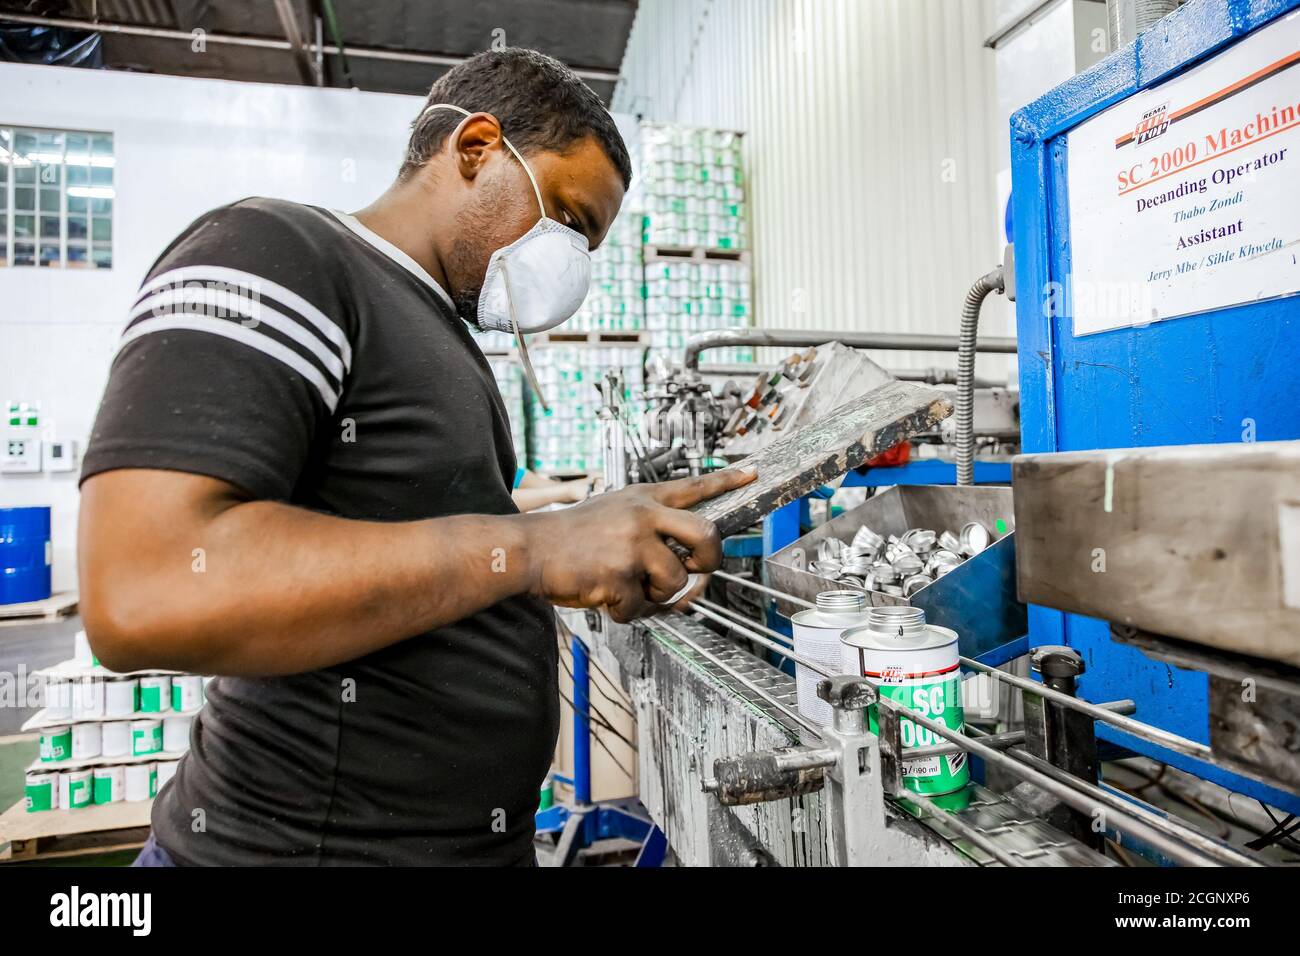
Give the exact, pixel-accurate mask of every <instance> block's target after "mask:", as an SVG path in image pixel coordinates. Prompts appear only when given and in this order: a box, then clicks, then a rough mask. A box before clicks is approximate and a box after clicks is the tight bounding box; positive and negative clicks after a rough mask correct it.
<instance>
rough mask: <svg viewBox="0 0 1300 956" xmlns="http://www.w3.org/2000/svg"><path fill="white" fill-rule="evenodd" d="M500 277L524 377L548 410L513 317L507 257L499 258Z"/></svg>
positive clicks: (539, 383)
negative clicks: (504, 287)
mask: <svg viewBox="0 0 1300 956" xmlns="http://www.w3.org/2000/svg"><path fill="white" fill-rule="evenodd" d="M501 277H502V278H503V279H505V282H506V303H507V304H508V305H509V306H510V327H511V328H512V329H513V330H514V333H515V343H516V344H517V345H518V346H519V362H520V364H521V365H523V367H524V377H525V378H527V379H528V384H529V386H530V387H531V388H532V390H533V391H534V392H536V393H537V400H538V401H539V402H541V404H542V411H544V412H549V411H550V410H551V406H550V405H548V404H547V403H546V395H545V394H544V393H543V392H542V383H541V382H539V381H537V373H536V372H534V371H533V362H532V359H530V358H529V357H528V346H527V345H526V344H524V335H523V333H522V332H520V331H519V320H518V319H516V318H515V297H514V293H512V292H511V291H510V264H509V259H508V258H504V259H502V260H501Z"/></svg>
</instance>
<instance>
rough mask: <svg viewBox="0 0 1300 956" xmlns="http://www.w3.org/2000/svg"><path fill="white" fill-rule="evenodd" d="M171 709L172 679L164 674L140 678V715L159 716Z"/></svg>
mask: <svg viewBox="0 0 1300 956" xmlns="http://www.w3.org/2000/svg"><path fill="white" fill-rule="evenodd" d="M171 709H172V679H171V678H170V677H168V676H167V675H166V674H151V675H148V676H146V677H141V678H140V713H142V714H161V713H162V712H163V711H166V710H171Z"/></svg>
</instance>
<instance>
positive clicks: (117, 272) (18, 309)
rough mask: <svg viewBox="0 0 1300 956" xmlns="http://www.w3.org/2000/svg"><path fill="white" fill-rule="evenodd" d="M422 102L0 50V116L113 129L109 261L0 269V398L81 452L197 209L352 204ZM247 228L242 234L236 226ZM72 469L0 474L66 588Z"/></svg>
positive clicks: (69, 581)
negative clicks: (49, 546) (45, 513)
mask: <svg viewBox="0 0 1300 956" xmlns="http://www.w3.org/2000/svg"><path fill="white" fill-rule="evenodd" d="M421 102H422V100H421V99H420V97H414V96H397V95H389V94H385V93H362V92H360V91H357V90H339V89H325V90H322V89H316V88H315V87H303V86H277V85H266V84H256V83H230V82H225V81H221V80H206V79H194V78H188V77H174V76H153V75H146V74H139V73H124V72H116V71H111V70H78V69H67V68H64V67H53V66H30V65H26V64H12V63H0V124H5V125H9V124H12V125H15V126H37V127H53V128H56V129H73V130H96V131H107V132H111V133H112V134H113V149H114V153H115V156H116V160H117V165H116V168H115V169H114V185H115V187H116V189H117V197H116V200H115V202H114V210H113V267H112V268H111V269H34V268H21V267H14V268H3V269H0V401H2V400H7V399H16V400H26V401H37V402H40V405H41V420H42V425H43V426H45V427H46V428H49V429H50V430H51V431H52V432H53V436H52V437H58V438H65V439H73V440H75V441H76V442H77V444H78V446H80V448H81V449H82V450H84V448H85V443H86V439H87V437H88V436H89V433H90V427H91V424H92V422H93V420H94V416H95V412H96V410H97V408H98V406H99V398H100V395H101V393H102V392H103V389H104V383H105V382H106V380H107V378H108V369H109V364H110V362H111V361H112V357H113V354H114V352H115V351H116V348H117V343H118V339H119V337H120V336H121V332H122V327H123V326H124V325H125V324H126V315H127V312H128V310H129V307H130V304H131V302H132V300H134V298H135V294H136V290H137V289H138V288H139V286H140V282H141V280H142V279H144V276H145V273H146V272H147V271H148V270H149V266H150V264H151V263H152V262H153V261H154V260H155V259H156V258H157V257H158V254H159V253H161V252H162V251H163V249H164V248H165V247H166V246H167V244H168V243H169V242H171V241H172V239H173V238H175V236H176V235H177V234H178V233H179V232H180V231H181V230H182V229H184V228H185V227H186V226H187V225H188V224H189V223H190V222H192V221H193V220H194V219H195V218H196V217H197V216H199V215H200V214H201V213H203V212H206V211H207V210H209V209H211V208H213V207H215V206H219V205H221V204H223V203H228V202H233V201H234V200H236V199H241V198H243V197H245V196H253V195H262V196H276V197H279V198H283V199H292V200H296V201H299V202H308V203H314V204H316V205H321V206H330V207H334V208H340V209H347V210H353V209H357V208H360V207H361V206H364V205H366V204H367V203H369V202H370V201H371V200H372V199H374V197H375V196H377V195H378V194H379V193H380V192H382V191H383V189H384V188H385V187H386V186H387V185H388V183H389V182H391V181H392V178H393V176H394V175H396V173H397V167H398V164H399V163H400V161H401V158H402V153H403V151H404V150H405V148H406V140H407V137H408V135H409V133H410V122H411V119H412V118H413V117H414V116H415V114H416V113H417V112H419V108H420V104H421ZM250 241H255V239H250ZM78 477H79V472H77V471H71V472H59V473H54V474H51V473H40V474H32V475H4V476H0V506H20V505H49V506H50V507H51V508H52V509H53V514H52V519H53V529H52V530H53V545H54V587H55V589H56V590H69V589H73V588H75V587H76V528H77V512H78V506H79V501H80V499H79V496H78V492H77V479H78Z"/></svg>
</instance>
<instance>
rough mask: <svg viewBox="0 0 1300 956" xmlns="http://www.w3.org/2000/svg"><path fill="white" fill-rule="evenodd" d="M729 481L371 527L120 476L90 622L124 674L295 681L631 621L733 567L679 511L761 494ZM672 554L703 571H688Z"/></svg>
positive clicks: (84, 522)
mask: <svg viewBox="0 0 1300 956" xmlns="http://www.w3.org/2000/svg"><path fill="white" fill-rule="evenodd" d="M752 477H753V475H752V473H744V472H738V471H726V472H719V473H717V474H715V475H710V476H707V477H706V478H702V479H686V480H683V481H680V482H666V483H664V484H662V485H654V486H644V487H640V488H635V489H627V490H626V491H623V492H618V493H615V494H610V495H602V496H600V497H598V498H596V499H593V500H592V501H590V502H587V503H585V504H583V505H580V506H578V507H575V508H571V509H568V510H566V511H564V512H560V513H553V514H538V515H503V516H488V515H464V516H456V517H448V518H434V519H429V520H425V521H411V522H371V521H355V520H350V519H345V518H338V517H334V516H330V515H322V514H318V513H315V512H311V511H307V510H304V509H301V508H296V507H293V506H291V505H286V504H280V503H275V502H268V501H250V500H247V499H246V498H245V497H244V496H243V495H242V494H241V493H240V492H239V491H238V490H237V489H235V488H234V487H233V486H231V485H229V484H227V483H226V482H223V481H219V480H217V479H213V478H206V477H202V476H198V475H190V474H185V473H180V472H171V471H154V470H147V469H123V470H118V471H109V472H104V473H101V474H98V475H95V476H93V477H91V478H90V479H88V480H87V481H86V482H85V483H84V485H83V486H82V503H81V525H80V529H79V544H78V561H79V569H80V577H81V607H82V614H83V617H84V620H85V623H86V630H87V634H88V635H89V637H90V640H91V643H92V646H93V647H94V648H95V652H96V654H97V655H98V656H99V658H100V659H101V660H102V661H103V662H104V663H105V664H106V665H107V666H109V667H112V668H113V669H115V670H132V669H138V668H143V667H165V668H174V669H176V670H187V671H196V672H201V673H220V674H245V675H266V674H288V673H297V672H301V671H307V670H314V669H317V668H321V667H327V666H330V665H333V664H338V663H341V662H343V661H347V660H352V659H354V658H357V657H360V656H362V655H364V654H367V653H370V652H372V651H375V650H378V649H379V648H382V647H385V646H387V645H389V644H393V643H395V642H397V641H400V640H403V639H405V638H408V637H411V636H413V635H415V634H419V633H421V632H423V631H426V630H429V629H431V628H436V627H439V626H443V625H446V624H450V623H452V622H454V621H457V620H460V619H462V618H464V617H468V616H469V615H471V614H473V613H475V612H477V611H479V610H482V609H483V608H485V607H488V606H490V605H492V604H495V603H497V602H498V601H501V600H503V599H505V598H507V597H510V596H512V595H516V594H524V593H531V594H534V595H537V596H539V597H543V598H546V599H548V600H551V601H554V602H555V603H560V604H566V605H570V606H581V607H599V606H607V607H609V608H610V610H611V612H612V613H613V614H614V615H615V617H617V618H619V619H620V620H629V619H631V618H633V617H636V616H638V615H639V614H641V613H643V612H645V611H647V610H649V609H650V607H651V606H650V604H649V603H648V600H647V595H648V596H649V598H650V599H653V600H667V598H668V597H669V596H671V595H672V594H673V593H675V592H676V591H677V590H678V589H679V588H680V587H681V586H682V585H683V584H684V583H685V581H686V573H687V570H688V569H689V570H691V571H710V570H713V569H714V568H716V567H717V566H718V564H719V563H720V561H721V548H720V542H718V540H717V532H716V530H715V529H714V528H713V527H712V525H711V524H710V523H709V522H707V521H706V520H704V519H702V518H698V517H697V516H695V515H693V514H690V513H688V512H685V511H679V510H677V509H679V508H685V507H688V506H689V505H691V504H694V503H695V502H696V501H700V500H703V499H704V498H708V497H712V496H714V495H717V494H721V493H722V492H724V491H727V490H730V489H731V488H733V487H738V486H739V485H741V484H745V483H746V482H748V481H749V480H751V479H752ZM665 536H671V537H674V538H676V539H677V540H678V541H681V542H682V543H684V544H686V545H687V546H688V547H690V548H691V550H692V551H693V553H694V557H693V558H692V559H690V560H688V561H687V562H686V563H685V565H683V563H682V562H681V561H680V560H678V559H677V558H676V556H675V555H674V554H673V553H672V551H670V550H669V549H668V548H667V546H666V545H665V544H664V541H663V538H664V537H665Z"/></svg>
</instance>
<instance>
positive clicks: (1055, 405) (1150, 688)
mask: <svg viewBox="0 0 1300 956" xmlns="http://www.w3.org/2000/svg"><path fill="white" fill-rule="evenodd" d="M1297 8H1300V0H1192V2H1190V3H1188V4H1187V5H1185V6H1183V7H1182V8H1181V9H1180V10H1178V11H1177V12H1176V13H1174V14H1172V15H1171V16H1169V17H1168V18H1166V19H1165V20H1163V21H1161V22H1160V23H1159V24H1158V25H1157V26H1156V27H1155V28H1154V29H1153V30H1151V31H1150V32H1149V33H1147V34H1145V35H1144V36H1143V37H1141V38H1140V39H1139V40H1138V42H1137V43H1136V44H1135V45H1134V46H1131V47H1129V48H1127V49H1124V50H1121V51H1118V52H1116V53H1114V54H1112V55H1111V56H1109V57H1108V58H1107V59H1105V60H1104V61H1102V62H1101V63H1099V64H1097V66H1096V67H1094V68H1093V69H1092V70H1090V71H1088V72H1087V73H1083V74H1081V75H1079V76H1077V77H1074V78H1073V79H1071V80H1069V81H1068V82H1066V83H1064V84H1062V85H1061V86H1059V87H1057V88H1056V89H1055V90H1053V91H1052V92H1050V93H1048V94H1047V95H1046V96H1044V97H1042V98H1041V99H1039V100H1038V101H1036V102H1035V103H1033V104H1031V105H1030V106H1028V107H1026V108H1025V109H1023V110H1021V111H1020V112H1018V113H1016V114H1015V116H1013V117H1012V120H1011V156H1012V204H1013V210H1014V220H1015V232H1016V280H1017V282H1016V284H1017V287H1018V289H1019V290H1020V295H1019V301H1018V304H1017V323H1018V336H1019V340H1020V350H1019V358H1020V410H1021V422H1022V435H1023V448H1024V450H1025V451H1026V452H1054V451H1071V450H1079V449H1098V448H1127V447H1140V446H1151V445H1184V444H1197V443H1215V442H1237V441H1241V440H1243V428H1244V427H1245V421H1244V420H1247V419H1250V420H1253V422H1254V428H1255V429H1256V432H1255V437H1256V438H1257V439H1258V440H1260V441H1268V440H1280V439H1294V438H1300V376H1297V375H1296V368H1297V366H1298V365H1300V297H1297V296H1290V297H1287V298H1282V299H1274V300H1270V301H1265V302H1258V303H1252V304H1249V305H1244V306H1238V307H1234V308H1227V309H1221V310H1218V311H1214V312H1208V313H1203V314H1200V315H1193V316H1187V317H1184V318H1177V319H1171V320H1167V321H1163V322H1159V323H1157V324H1154V325H1151V326H1147V327H1145V328H1126V329H1117V330H1114V331H1109V332H1101V333H1097V334H1094V335H1089V336H1085V337H1082V338H1075V337H1074V336H1073V334H1072V329H1071V325H1070V322H1071V319H1070V314H1069V313H1070V310H1069V309H1068V308H1067V309H1065V310H1061V311H1063V312H1064V313H1065V314H1064V315H1055V316H1053V315H1050V314H1046V313H1048V312H1050V311H1051V310H1045V309H1044V308H1043V307H1042V300H1041V297H1040V295H1039V294H1038V293H1037V291H1036V290H1046V289H1048V288H1051V286H1050V285H1049V284H1050V283H1062V284H1063V285H1064V284H1066V283H1065V280H1066V277H1067V276H1069V274H1070V272H1071V247H1070V232H1069V210H1070V202H1069V195H1068V185H1067V184H1068V180H1067V176H1066V170H1067V162H1068V159H1069V153H1068V148H1067V142H1066V134H1067V133H1068V132H1069V131H1070V130H1071V129H1073V128H1074V127H1076V126H1077V125H1078V124H1080V123H1081V122H1083V121H1084V120H1086V119H1088V118H1089V117H1091V116H1093V115H1095V114H1097V113H1099V112H1101V111H1102V110H1104V109H1106V108H1107V107H1109V106H1112V105H1114V104H1115V103H1117V102H1119V101H1121V100H1123V99H1125V98H1127V97H1129V96H1131V95H1132V94H1134V93H1137V92H1138V91H1141V90H1145V89H1147V88H1150V87H1153V86H1156V85H1158V84H1160V83H1161V82H1163V81H1166V80H1168V79H1170V78H1171V77H1173V76H1175V75H1177V74H1178V73H1180V72H1182V71H1183V70H1185V69H1187V68H1188V67H1190V66H1192V65H1194V64H1197V63H1199V62H1201V61H1202V60H1204V59H1205V58H1206V57H1208V56H1210V55H1212V54H1215V53H1218V52H1220V51H1221V50H1223V49H1224V48H1225V47H1227V46H1228V45H1230V44H1232V43H1233V42H1234V41H1237V40H1239V39H1241V38H1242V37H1243V36H1245V35H1246V34H1248V33H1250V32H1251V31H1253V30H1255V29H1257V28H1259V27H1262V26H1264V25H1265V24H1267V23H1269V22H1271V21H1273V20H1275V19H1277V18H1278V17H1281V16H1283V15H1285V14H1287V13H1289V12H1291V11H1293V10H1296V9H1297ZM1099 401H1102V402H1106V403H1109V406H1108V407H1106V406H1103V408H1102V410H1101V413H1099V412H1098V402H1099ZM1227 506H1229V507H1236V506H1240V503H1228V504H1227ZM1029 624H1030V641H1031V643H1032V644H1034V645H1039V644H1069V645H1071V646H1073V647H1075V648H1077V649H1078V650H1079V651H1080V653H1082V654H1083V656H1084V658H1085V660H1086V662H1087V665H1088V670H1087V673H1086V674H1085V675H1084V676H1083V678H1082V679H1081V680H1080V682H1079V691H1080V694H1081V696H1083V697H1084V698H1086V699H1089V700H1093V701H1100V700H1115V699H1120V698H1132V699H1133V700H1135V701H1136V702H1137V705H1138V711H1137V716H1138V717H1139V718H1140V719H1141V720H1143V721H1145V722H1148V723H1151V724H1155V725H1156V726H1159V727H1163V728H1165V729H1168V730H1170V731H1173V732H1175V733H1178V734H1181V735H1183V736H1186V737H1190V738H1192V739H1194V740H1199V741H1207V740H1208V734H1209V728H1208V720H1207V713H1208V689H1207V684H1208V682H1207V679H1206V677H1205V675H1204V674H1200V673H1195V672H1191V671H1185V670H1180V669H1178V668H1175V667H1171V666H1169V665H1166V664H1164V663H1162V662H1158V661H1154V660H1152V659H1150V658H1148V657H1146V656H1144V655H1143V654H1141V653H1140V652H1138V651H1137V650H1134V649H1133V648H1131V647H1127V646H1125V645H1121V644H1117V643H1115V642H1113V641H1111V639H1110V637H1109V632H1108V628H1107V626H1106V624H1104V623H1102V622H1100V621H1097V620H1094V619H1091V618H1085V617H1080V616H1076V615H1070V614H1063V613H1061V612H1059V611H1055V610H1052V609H1048V608H1041V607H1031V608H1030V611H1029ZM1098 735H1099V736H1100V737H1102V738H1103V739H1105V740H1108V741H1110V742H1111V743H1114V744H1117V745H1120V746H1122V747H1125V748H1127V749H1129V750H1132V751H1135V752H1138V753H1142V754H1146V755H1148V756H1151V757H1153V758H1155V759H1158V760H1161V761H1164V762H1166V763H1169V764H1171V765H1173V766H1176V767H1179V768H1180V769H1184V770H1187V771H1189V772H1191V773H1194V774H1196V775H1197V776H1200V777H1203V778H1205V779H1208V780H1212V781H1214V782H1215V783H1219V784H1221V785H1223V786H1225V787H1228V788H1229V789H1232V790H1236V791H1239V792H1241V793H1244V794H1248V795H1250V796H1253V797H1257V798H1259V799H1261V800H1266V801H1267V802H1269V803H1271V804H1273V805H1275V806H1277V807H1279V808H1281V809H1284V810H1286V811H1287V812H1290V813H1300V797H1297V796H1296V795H1294V794H1288V793H1285V792H1282V791H1279V790H1276V789H1274V788H1271V787H1268V786H1265V785H1263V784H1260V783H1258V782H1256V781H1253V780H1250V779H1248V778H1245V777H1241V776H1238V775H1236V774H1233V773H1230V772H1228V771H1225V770H1222V769H1220V768H1218V767H1214V766H1211V765H1209V764H1205V763H1202V762H1199V761H1196V760H1192V759H1190V758H1187V757H1184V756H1181V755H1179V754H1176V753H1173V752H1171V751H1168V750H1164V749H1163V748H1160V747H1157V746H1154V745H1152V744H1150V743H1147V742H1145V741H1141V740H1138V739H1136V738H1134V737H1131V736H1130V735H1128V734H1125V733H1122V732H1120V731H1117V730H1115V729H1114V728H1111V727H1107V726H1104V725H1099V726H1098Z"/></svg>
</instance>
